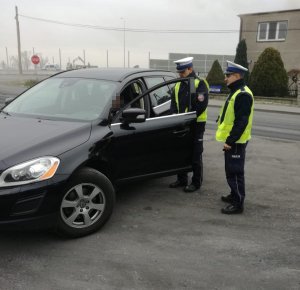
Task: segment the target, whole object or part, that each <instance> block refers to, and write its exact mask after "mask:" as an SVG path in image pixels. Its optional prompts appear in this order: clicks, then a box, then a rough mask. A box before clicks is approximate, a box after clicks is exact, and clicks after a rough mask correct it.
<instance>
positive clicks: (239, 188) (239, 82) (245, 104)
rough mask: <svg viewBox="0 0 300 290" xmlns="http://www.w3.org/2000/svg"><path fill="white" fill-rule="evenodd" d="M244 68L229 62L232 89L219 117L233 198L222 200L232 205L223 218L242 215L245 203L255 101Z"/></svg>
mask: <svg viewBox="0 0 300 290" xmlns="http://www.w3.org/2000/svg"><path fill="white" fill-rule="evenodd" d="M246 71H248V69H246V68H245V67H243V66H241V65H239V64H236V63H233V62H231V61H227V70H226V71H225V82H226V85H227V87H228V88H229V89H230V94H229V95H228V97H227V99H226V102H225V104H224V106H223V107H222V108H221V111H220V114H219V117H218V120H217V122H218V129H217V132H216V140H217V141H219V142H222V143H224V145H223V151H224V156H225V172H226V179H227V183H228V185H229V187H230V194H229V195H224V196H222V197H221V200H222V201H223V202H226V203H229V205H227V206H226V207H224V208H223V209H222V213H224V214H239V213H242V212H243V210H244V199H245V178H244V167H245V155H246V146H247V143H248V141H249V140H250V139H251V128H252V119H253V107H254V99H253V94H252V92H251V90H250V89H249V88H248V87H247V86H246V85H245V82H244V78H243V77H244V74H245V72H246Z"/></svg>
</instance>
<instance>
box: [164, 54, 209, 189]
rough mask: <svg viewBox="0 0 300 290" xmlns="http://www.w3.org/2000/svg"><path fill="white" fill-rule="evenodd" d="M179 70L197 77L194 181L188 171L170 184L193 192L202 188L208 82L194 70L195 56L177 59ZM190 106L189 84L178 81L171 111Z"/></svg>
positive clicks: (183, 73) (175, 111)
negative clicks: (189, 179) (189, 177)
mask: <svg viewBox="0 0 300 290" xmlns="http://www.w3.org/2000/svg"><path fill="white" fill-rule="evenodd" d="M174 62H175V64H176V69H177V72H178V73H179V76H180V77H181V78H187V77H192V78H195V87H196V96H195V98H194V99H192V100H191V111H196V115H197V122H196V128H195V136H194V145H193V148H191V150H193V160H192V168H193V177H192V182H191V183H190V184H188V175H187V173H179V174H178V175H177V180H176V181H175V182H173V183H171V184H170V187H171V188H176V187H180V186H183V187H184V191H185V192H193V191H196V190H198V189H199V188H200V186H201V184H202V173H203V171H202V170H203V164H202V152H203V133H204V131H205V124H206V119H207V104H208V91H209V87H208V83H207V81H206V80H204V79H200V78H198V77H197V75H196V74H195V72H194V70H193V57H186V58H183V59H180V60H177V61H174ZM188 108H189V86H188V83H186V82H178V83H177V84H176V85H175V89H174V91H173V94H172V98H171V108H170V110H171V113H173V114H178V113H184V112H187V111H188Z"/></svg>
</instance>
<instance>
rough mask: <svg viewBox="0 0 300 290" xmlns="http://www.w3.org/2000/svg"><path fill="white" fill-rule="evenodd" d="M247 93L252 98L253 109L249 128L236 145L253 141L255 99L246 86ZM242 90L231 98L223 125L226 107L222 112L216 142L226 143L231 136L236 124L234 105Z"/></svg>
mask: <svg viewBox="0 0 300 290" xmlns="http://www.w3.org/2000/svg"><path fill="white" fill-rule="evenodd" d="M244 90H245V92H247V93H248V94H249V95H250V96H251V98H252V107H251V113H250V116H249V120H248V124H247V127H246V128H245V130H244V132H243V134H242V136H241V137H240V139H239V140H237V141H236V143H246V142H247V141H248V140H250V139H251V129H252V120H253V110H254V98H253V94H252V92H251V90H250V89H249V88H248V87H247V86H245V87H244ZM243 92H244V91H242V90H241V89H239V90H237V91H236V92H235V93H234V94H233V95H232V97H231V99H230V100H229V101H228V106H227V109H226V112H225V116H224V120H223V122H222V123H220V120H221V116H222V114H223V110H224V106H225V105H223V107H222V108H221V110H220V115H219V116H220V118H219V121H218V129H217V132H216V140H217V141H219V142H225V141H226V139H227V137H228V136H229V135H230V132H231V130H232V127H233V124H234V119H235V115H234V103H235V99H236V97H237V96H238V95H239V94H240V93H243Z"/></svg>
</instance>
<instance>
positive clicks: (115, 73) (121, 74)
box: [53, 68, 175, 82]
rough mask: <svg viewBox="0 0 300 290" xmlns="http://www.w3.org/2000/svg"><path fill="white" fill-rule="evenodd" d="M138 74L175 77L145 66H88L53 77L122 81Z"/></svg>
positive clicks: (169, 73)
mask: <svg viewBox="0 0 300 290" xmlns="http://www.w3.org/2000/svg"><path fill="white" fill-rule="evenodd" d="M133 75H137V76H143V75H157V76H159V75H168V76H172V77H174V76H175V74H174V73H173V72H170V71H167V70H157V69H143V68H87V69H77V70H69V71H64V72H60V73H58V74H55V75H54V76H53V77H70V78H71V77H72V78H73V77H74V78H93V79H101V80H110V81H117V82H121V81H123V80H124V79H125V78H127V77H130V76H133Z"/></svg>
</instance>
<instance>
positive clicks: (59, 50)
mask: <svg viewBox="0 0 300 290" xmlns="http://www.w3.org/2000/svg"><path fill="white" fill-rule="evenodd" d="M58 53H59V69H61V51H60V48H59V50H58Z"/></svg>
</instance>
